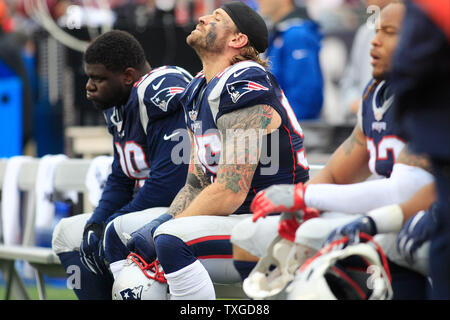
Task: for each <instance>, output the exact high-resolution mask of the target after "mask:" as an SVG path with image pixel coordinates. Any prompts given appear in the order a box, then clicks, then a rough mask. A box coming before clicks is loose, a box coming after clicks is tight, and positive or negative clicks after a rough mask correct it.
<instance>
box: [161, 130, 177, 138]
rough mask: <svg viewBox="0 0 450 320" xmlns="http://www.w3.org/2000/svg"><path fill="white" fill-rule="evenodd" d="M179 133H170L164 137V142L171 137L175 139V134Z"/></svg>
mask: <svg viewBox="0 0 450 320" xmlns="http://www.w3.org/2000/svg"><path fill="white" fill-rule="evenodd" d="M179 133H180V131H175V132H174V133H172V134H171V135H164V140H169V139H171V138H172V137H175V136H176V135H177V134H179Z"/></svg>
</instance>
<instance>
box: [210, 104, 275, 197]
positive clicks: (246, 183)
mask: <svg viewBox="0 0 450 320" xmlns="http://www.w3.org/2000/svg"><path fill="white" fill-rule="evenodd" d="M274 112H275V111H274V110H273V109H272V108H271V107H270V106H267V105H258V106H254V107H250V108H245V109H241V110H238V111H234V112H231V113H229V114H225V115H223V116H222V117H220V118H219V120H218V122H217V127H218V128H219V130H220V132H221V134H222V153H221V160H220V165H219V169H218V171H217V183H219V184H223V185H225V187H226V189H228V190H231V191H233V192H234V193H238V192H245V193H247V192H248V190H249V188H250V185H251V181H252V179H253V174H254V172H255V170H256V167H257V165H258V162H259V157H260V151H261V142H262V141H263V139H262V135H264V134H267V131H266V129H268V127H269V125H270V124H271V122H272V119H273V116H274Z"/></svg>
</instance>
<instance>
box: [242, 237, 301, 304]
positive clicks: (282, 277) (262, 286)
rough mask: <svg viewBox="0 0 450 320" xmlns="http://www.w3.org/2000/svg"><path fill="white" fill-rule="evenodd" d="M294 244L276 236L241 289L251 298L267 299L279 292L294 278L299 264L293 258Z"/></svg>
mask: <svg viewBox="0 0 450 320" xmlns="http://www.w3.org/2000/svg"><path fill="white" fill-rule="evenodd" d="M295 247H296V245H295V244H294V243H293V242H292V241H289V240H287V239H284V238H282V237H281V236H277V237H276V238H275V239H274V240H273V241H272V242H271V244H270V246H269V248H268V249H267V254H266V255H265V256H264V257H262V258H261V259H260V260H259V261H258V263H257V264H256V266H255V268H254V269H253V270H252V272H251V273H250V274H249V276H248V277H247V278H246V279H245V280H244V282H243V284H242V289H243V290H244V292H245V294H246V295H247V296H248V297H250V298H252V299H269V298H271V297H274V296H276V295H277V294H279V293H280V292H281V291H282V290H283V289H284V288H285V287H286V285H287V283H289V281H292V279H293V278H294V272H295V270H296V269H297V268H298V266H299V264H298V263H297V262H296V259H295Z"/></svg>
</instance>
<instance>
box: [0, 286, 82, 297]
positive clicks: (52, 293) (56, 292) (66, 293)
mask: <svg viewBox="0 0 450 320" xmlns="http://www.w3.org/2000/svg"><path fill="white" fill-rule="evenodd" d="M26 288H27V291H28V294H29V296H30V299H31V300H39V294H38V290H37V288H36V286H33V285H27V286H26ZM45 288H46V294H47V300H77V296H76V295H75V293H74V292H73V290H69V289H67V288H64V287H60V286H58V287H56V286H52V285H46V287H45ZM5 293H6V287H5V284H4V283H1V284H0V300H4V299H5ZM11 300H15V299H14V297H11Z"/></svg>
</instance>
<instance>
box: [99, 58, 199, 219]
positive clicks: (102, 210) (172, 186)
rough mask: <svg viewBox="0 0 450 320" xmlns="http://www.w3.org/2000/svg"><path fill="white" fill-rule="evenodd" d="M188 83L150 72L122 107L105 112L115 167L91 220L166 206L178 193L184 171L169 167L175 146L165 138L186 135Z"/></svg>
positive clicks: (170, 72) (176, 71)
mask: <svg viewBox="0 0 450 320" xmlns="http://www.w3.org/2000/svg"><path fill="white" fill-rule="evenodd" d="M190 80H192V76H191V75H190V74H189V73H188V72H187V71H186V70H184V69H182V68H179V67H174V66H164V67H160V68H157V69H154V70H152V71H151V72H149V73H148V74H146V75H145V76H143V77H142V78H141V79H140V80H139V81H138V82H136V83H135V84H134V85H133V88H132V90H131V94H130V97H129V99H128V101H127V103H126V104H124V105H121V106H116V107H113V108H110V109H108V110H106V111H105V112H104V115H105V119H106V122H107V125H108V130H109V132H110V133H111V135H112V136H113V142H114V161H113V164H112V172H111V174H110V175H109V177H108V180H107V182H106V186H105V189H104V191H103V194H102V197H101V199H100V201H99V205H98V206H97V208H96V209H95V211H94V219H95V220H100V221H104V220H105V219H106V218H107V217H108V216H111V215H113V216H117V215H120V214H124V213H128V212H134V211H140V210H144V209H147V208H151V207H160V206H169V205H170V204H171V202H172V200H173V198H174V197H175V196H176V194H177V192H178V190H179V189H180V188H181V187H183V185H184V183H185V181H186V175H187V168H188V166H187V164H178V165H177V164H175V163H174V161H172V159H171V152H172V148H173V147H174V146H175V143H176V142H174V141H172V140H173V139H169V138H170V137H171V136H173V135H175V134H177V130H185V129H186V122H185V116H184V109H183V107H182V105H181V103H180V96H181V93H182V92H183V91H184V90H185V88H186V86H187V84H188V83H189V81H190ZM180 133H181V131H180ZM111 217H112V216H111ZM111 217H110V219H111Z"/></svg>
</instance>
